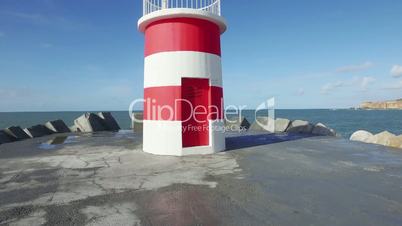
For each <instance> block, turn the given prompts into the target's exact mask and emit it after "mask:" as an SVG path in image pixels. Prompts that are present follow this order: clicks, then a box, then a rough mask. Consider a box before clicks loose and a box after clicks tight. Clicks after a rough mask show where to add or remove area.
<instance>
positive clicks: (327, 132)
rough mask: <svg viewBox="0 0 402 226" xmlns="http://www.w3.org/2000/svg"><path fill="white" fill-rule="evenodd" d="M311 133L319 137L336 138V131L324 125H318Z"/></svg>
mask: <svg viewBox="0 0 402 226" xmlns="http://www.w3.org/2000/svg"><path fill="white" fill-rule="evenodd" d="M311 133H312V134H313V135H318V136H336V132H335V130H333V129H330V128H328V127H327V126H326V125H324V124H322V123H317V124H316V125H315V126H314V129H313V131H312V132H311Z"/></svg>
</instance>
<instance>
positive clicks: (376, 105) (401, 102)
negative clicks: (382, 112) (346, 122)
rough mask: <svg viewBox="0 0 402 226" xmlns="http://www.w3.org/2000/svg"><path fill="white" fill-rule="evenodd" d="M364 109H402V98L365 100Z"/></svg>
mask: <svg viewBox="0 0 402 226" xmlns="http://www.w3.org/2000/svg"><path fill="white" fill-rule="evenodd" d="M360 108H362V109H402V99H398V100H392V101H380V102H363V103H361V104H360Z"/></svg>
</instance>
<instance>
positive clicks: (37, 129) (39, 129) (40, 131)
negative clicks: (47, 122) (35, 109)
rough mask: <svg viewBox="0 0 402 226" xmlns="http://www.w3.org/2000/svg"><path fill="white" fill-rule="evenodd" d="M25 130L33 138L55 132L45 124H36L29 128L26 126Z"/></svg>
mask: <svg viewBox="0 0 402 226" xmlns="http://www.w3.org/2000/svg"><path fill="white" fill-rule="evenodd" d="M24 131H25V133H26V134H28V136H30V137H31V138H35V137H43V136H47V135H50V134H53V131H51V130H50V129H48V128H47V127H46V126H44V125H36V126H32V127H29V128H25V129H24Z"/></svg>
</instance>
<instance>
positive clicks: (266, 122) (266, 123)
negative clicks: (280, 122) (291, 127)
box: [250, 116, 275, 133]
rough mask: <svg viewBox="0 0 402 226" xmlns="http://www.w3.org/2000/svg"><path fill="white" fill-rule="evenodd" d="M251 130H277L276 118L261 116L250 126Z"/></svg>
mask: <svg viewBox="0 0 402 226" xmlns="http://www.w3.org/2000/svg"><path fill="white" fill-rule="evenodd" d="M250 131H259V132H271V133H273V132H275V120H273V119H272V118H270V117H266V116H260V117H257V118H256V119H255V121H254V122H253V124H251V126H250Z"/></svg>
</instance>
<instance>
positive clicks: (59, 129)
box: [45, 119, 71, 133]
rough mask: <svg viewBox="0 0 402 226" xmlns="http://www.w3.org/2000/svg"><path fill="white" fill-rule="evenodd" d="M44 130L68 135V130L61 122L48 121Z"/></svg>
mask: <svg viewBox="0 0 402 226" xmlns="http://www.w3.org/2000/svg"><path fill="white" fill-rule="evenodd" d="M45 126H46V128H48V129H50V130H51V131H53V132H54V133H70V132H71V130H70V128H68V127H67V125H66V124H65V123H64V122H63V120H60V119H59V120H56V121H50V122H47V123H46V124H45Z"/></svg>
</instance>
